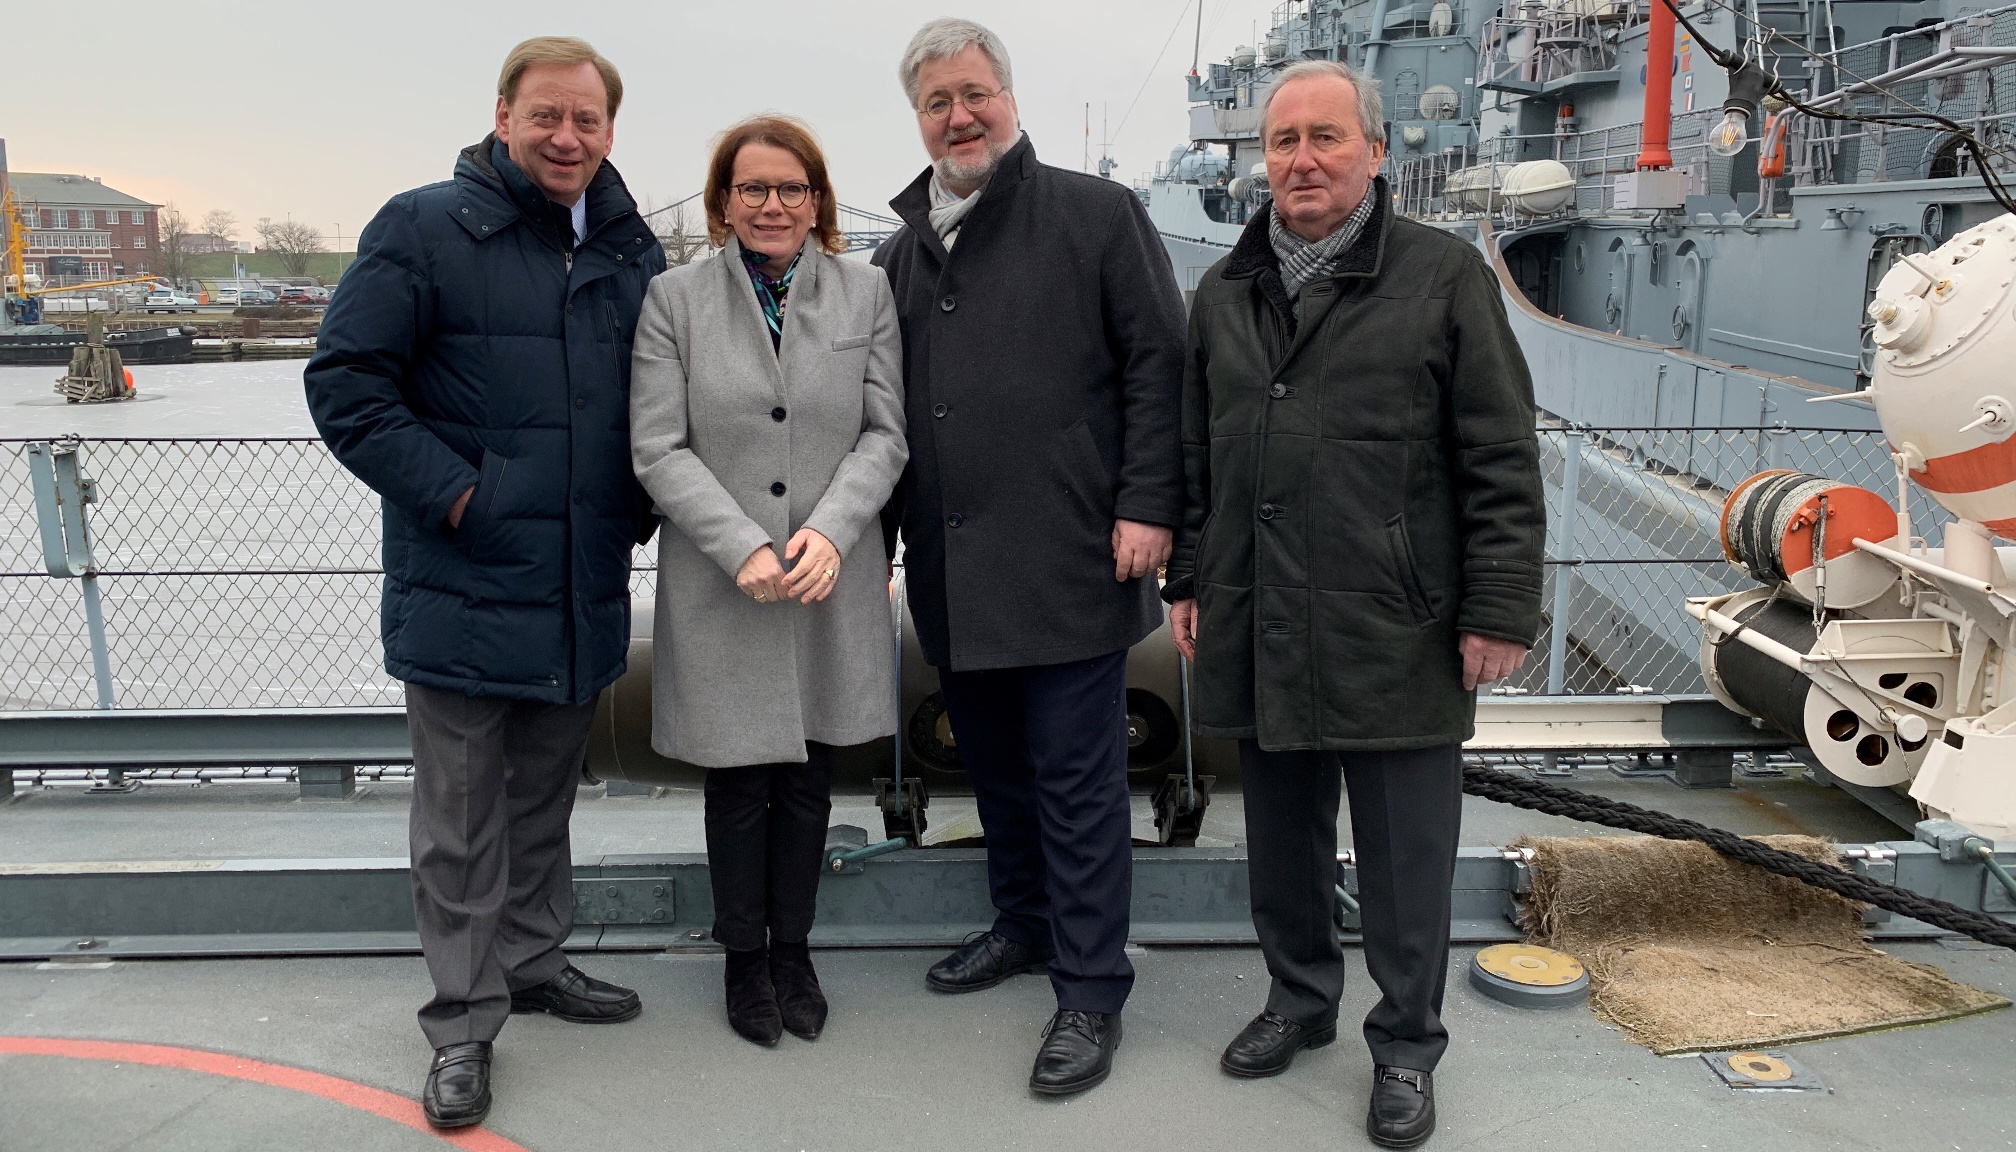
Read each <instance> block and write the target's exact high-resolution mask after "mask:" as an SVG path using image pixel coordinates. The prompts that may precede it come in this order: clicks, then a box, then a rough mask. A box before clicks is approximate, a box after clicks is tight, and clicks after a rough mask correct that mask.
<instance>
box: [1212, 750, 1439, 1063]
mask: <svg viewBox="0 0 2016 1152" xmlns="http://www.w3.org/2000/svg"><path fill="white" fill-rule="evenodd" d="M1340 776H1341V779H1342V783H1343V785H1344V787H1345V788H1346V789H1347V790H1348V791H1349V792H1350V795H1351V837H1352V840H1353V841H1354V844H1355V848H1356V851H1357V863H1358V906H1359V912H1360V922H1361V924H1362V925H1363V927H1362V929H1361V931H1362V932H1363V935H1364V941H1365V968H1366V970H1367V971H1368V972H1370V973H1371V975H1372V981H1373V983H1375V984H1377V985H1379V991H1380V993H1381V995H1380V998H1379V1003H1378V1004H1376V1005H1374V1006H1373V1008H1372V1011H1371V1012H1370V1013H1369V1014H1368V1015H1367V1016H1366V1017H1365V1043H1366V1045H1367V1046H1368V1047H1370V1048H1371V1049H1372V1059H1373V1060H1374V1061H1375V1062H1377V1063H1380V1064H1392V1065H1396V1066H1398V1067H1401V1068H1418V1069H1420V1070H1422V1071H1433V1070H1434V1068H1435V1065H1436V1063H1437V1062H1438V1061H1439V1060H1441V1059H1442V1053H1443V1051H1444V1050H1445V1049H1446V1048H1448V1047H1449V1031H1448V1029H1446V1028H1444V1027H1443V1026H1442V986H1443V983H1444V981H1445V980H1446V978H1447V976H1448V970H1449V886H1450V882H1451V880H1452V879H1453V878H1454V876H1455V872H1456V840H1457V831H1458V827H1459V825H1460V824H1461V821H1462V815H1463V758H1462V749H1461V748H1460V747H1459V746H1457V745H1454V744H1445V745H1442V746H1440V747H1435V748H1420V749H1411V750H1408V751H1404V752H1266V751H1262V750H1261V748H1260V746H1259V745H1258V744H1257V743H1255V742H1254V741H1252V740H1241V741H1240V742H1239V779H1240V790H1241V791H1242V792H1243V793H1244V795H1245V800H1246V858H1247V875H1248V882H1249V884H1250V885H1251V889H1252V897H1253V927H1254V928H1255V929H1256V930H1258V932H1259V934H1260V951H1261V954H1262V955H1264V956H1265V957H1266V958H1267V973H1268V975H1270V976H1272V977H1273V978H1274V982H1273V987H1272V988H1271V989H1270V990H1269V991H1268V993H1267V1008H1268V1010H1269V1011H1272V1012H1278V1013H1280V1014H1281V1015H1283V1016H1286V1017H1288V1018H1289V1019H1290V1020H1295V1021H1298V1022H1300V1023H1303V1024H1307V1025H1311V1026H1316V1027H1321V1026H1324V1025H1328V1024H1329V1023H1331V1022H1332V1021H1334V1020H1336V1019H1337V1002H1338V999H1339V997H1341V996H1342V995H1343V992H1344V949H1343V947H1342V946H1341V945H1339V944H1338V942H1337V929H1336V926H1335V923H1334V922H1333V920H1332V919H1331V915H1332V910H1333V909H1335V908H1336V905H1337V897H1336V884H1337V802H1338V784H1339V780H1340Z"/></svg>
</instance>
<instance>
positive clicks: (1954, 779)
mask: <svg viewBox="0 0 2016 1152" xmlns="http://www.w3.org/2000/svg"><path fill="white" fill-rule="evenodd" d="M2012 284H2016V218H2012V217H2009V216H2001V217H1997V218H1996V219H1994V220H1991V221H1989V222H1987V223H1985V224H1981V225H1978V226H1976V227H1974V228H1970V229H1968V230H1967V231H1965V232H1962V233H1961V234H1960V235H1958V236H1956V237H1954V238H1953V239H1952V240H1950V241H1948V242H1947V243H1946V244H1944V245H1943V246H1941V247H1940V248H1939V249H1938V250H1937V251H1934V252H1931V253H1926V254H1922V255H1921V254H1912V255H1908V256H1905V257H1904V258H1903V259H1902V261H1901V262H1900V263H1898V264H1897V265H1896V266H1895V267H1893V268H1892V269H1891V270H1890V271H1889V273H1888V274H1887V275H1885V276H1884V278H1883V281H1882V283H1881V284H1880V285H1879V286H1878V288H1877V291H1876V298H1875V300H1874V301H1873V302H1872V303H1871V304H1870V306H1869V318H1870V320H1872V321H1873V322H1874V324H1875V329H1874V339H1875V342H1876V346H1877V349H1878V351H1877V355H1876V368H1875V378H1874V382H1873V384H1872V385H1871V387H1870V389H1869V390H1868V392H1867V393H1865V395H1866V396H1867V397H1868V398H1869V399H1870V400H1871V401H1872V402H1873V403H1874V404H1875V407H1876V415H1877V419H1878V421H1879V422H1880V423H1881V425H1882V428H1883V433H1884V437H1885V439H1886V440H1887V442H1888V443H1889V445H1890V448H1891V450H1892V459H1893V462H1894V463H1895V466H1896V470H1897V476H1898V480H1897V496H1898V507H1897V508H1894V509H1893V508H1892V506H1891V505H1890V504H1889V503H1888V502H1887V501H1885V500H1884V499H1883V498H1882V497H1880V496H1878V495H1877V494H1876V493H1874V492H1871V491H1869V490H1867V489H1863V488H1856V487H1852V486H1849V485H1843V484H1838V483H1836V482H1834V481H1831V480H1827V479H1825V478H1823V477H1817V476H1807V475H1803V474H1799V473H1792V472H1782V471H1781V472H1767V473H1760V474H1759V475H1757V476H1753V477H1751V478H1750V479H1749V480H1747V481H1745V482H1744V483H1742V484H1741V485H1738V486H1737V488H1736V489H1735V490H1734V491H1733V492H1732V493H1731V494H1730V496H1729V499H1728V501H1727V503H1726V504H1725V506H1724V509H1723V528H1722V536H1723V546H1724V549H1725V551H1726V552H1727V553H1728V555H1729V557H1730V559H1731V560H1732V561H1733V562H1735V563H1737V564H1739V565H1740V566H1741V567H1743V568H1744V569H1745V570H1746V571H1747V572H1749V573H1750V575H1751V576H1753V577H1754V578H1756V579H1757V580H1759V581H1760V582H1762V583H1763V584H1764V585H1765V587H1764V588H1762V589H1756V590H1752V591H1748V592H1741V593H1737V594H1735V595H1733V596H1718V597H1704V598H1696V599H1692V600H1689V601H1688V604H1687V609H1688V612H1689V613H1690V614H1692V615H1693V616H1694V617H1695V618H1697V619H1699V620H1701V621H1702V625H1703V644H1702V650H1701V666H1702V670H1703V672H1704V674H1705V675H1706V676H1707V679H1708V681H1709V684H1710V687H1711V689H1712V690H1713V691H1714V693H1715V695H1716V696H1717V697H1718V698H1719V699H1721V700H1722V702H1723V703H1724V704H1727V705H1729V706H1730V707H1732V708H1734V709H1736V710H1737V711H1739V712H1743V713H1745V714H1748V715H1751V716H1756V717H1760V718H1762V719H1763V720H1765V721H1768V722H1769V723H1771V724H1773V725H1774V726H1776V727H1779V728H1782V729H1784V730H1785V731H1787V732H1789V733H1791V734H1793V735H1795V736H1798V737H1800V738H1801V739H1803V740H1805V741H1806V742H1807V744H1808V745H1809V746H1810V747H1811V748H1812V750H1813V753H1814V755H1815V757H1816V758H1817V759H1818V760H1819V761H1820V763H1821V764H1822V765H1823V766H1824V767H1825V768H1827V770H1828V771H1829V772H1831V773H1833V774H1834V775H1836V776H1838V777H1840V778H1841V779H1843V780H1846V781H1848V782H1850V783H1856V784H1864V785H1869V786H1902V785H1904V784H1907V783H1908V784H1909V785H1910V794H1911V796H1912V797H1913V798H1914V799H1916V800H1917V801H1918V802H1919V803H1920V804H1921V805H1923V806H1924V807H1925V809H1926V810H1927V811H1928V812H1929V813H1930V814H1933V815H1936V816H1942V817H1946V818H1950V819H1952V820H1955V821H1958V822H1959V823H1961V824H1965V825H1967V826H1968V827H1970V828H1972V829H1973V830H1974V831H1976V832H1978V833H1980V834H1982V835H1984V836H1988V837H1993V838H1996V839H2006V838H2011V837H2016V662H2012V661H2011V660H2010V658H2009V656H2010V653H2011V652H2012V651H2016V597H2012V596H2011V595H2010V594H2009V589H2008V588H2007V585H2008V584H2009V578H2008V575H2007V572H2008V568H2009V566H2011V565H2016V549H2002V550H1999V552H1998V549H1997V548H1996V546H1995V543H1994V537H1997V536H1999V537H2002V538H2003V539H2008V540H2016V386H2012V383H2011V377H2010V375H2009V371H2010V365H2011V364H2012V363H2016V293H2012V291H2011V286H2012ZM1907 480H1908V481H1909V482H1911V483H1915V484H1916V485H1917V486H1918V488H1920V489H1921V490H1923V491H1924V492H1925V493H1927V494H1928V495H1930V496H1931V497H1932V498H1933V499H1934V500H1936V501H1938V502H1939V504H1940V505H1942V506H1943V507H1945V508H1946V509H1947V510H1948V511H1950V512H1952V513H1953V514H1954V515H1955V516H1957V517H1959V518H1960V519H1959V520H1958V522H1956V523H1954V524H1952V525H1950V526H1949V527H1948V528H1947V529H1946V532H1945V538H1944V540H1943V542H1942V543H1943V545H1944V546H1943V547H1941V548H1927V547H1925V546H1924V545H1923V543H1922V542H1920V541H1916V540H1915V539H1914V538H1913V536H1912V533H1911V527H1910V520H1909V515H1908V512H1906V511H1904V510H1903V504H1904V501H1905V499H1906V498H1907V496H1908V488H1907V484H1906V481H1907Z"/></svg>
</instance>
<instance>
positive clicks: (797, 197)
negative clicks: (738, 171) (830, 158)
mask: <svg viewBox="0 0 2016 1152" xmlns="http://www.w3.org/2000/svg"><path fill="white" fill-rule="evenodd" d="M773 191H774V192H776V193H777V202H778V203H779V204H782V205H784V207H786V208H796V207H798V206H799V205H801V204H803V203H805V198H806V197H807V196H810V195H812V186H811V185H810V184H800V183H798V182H797V181H795V180H794V181H792V182H791V183H789V184H758V183H756V182H755V181H753V180H752V181H750V182H749V183H747V184H737V185H735V194H736V195H737V196H740V197H742V203H744V204H747V205H748V206H749V207H751V208H761V207H763V205H765V204H767V203H769V202H770V193H771V192H773Z"/></svg>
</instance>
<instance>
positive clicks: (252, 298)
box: [238, 288, 280, 308]
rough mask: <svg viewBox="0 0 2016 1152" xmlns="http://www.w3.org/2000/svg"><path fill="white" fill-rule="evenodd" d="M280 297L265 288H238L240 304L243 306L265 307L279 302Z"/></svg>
mask: <svg viewBox="0 0 2016 1152" xmlns="http://www.w3.org/2000/svg"><path fill="white" fill-rule="evenodd" d="M279 302H280V297H278V296H276V295H274V294H273V293H271V292H268V291H267V290H266V289H264V288H241V289H239V290H238V306H239V307H241V308H263V307H265V306H267V305H269V304H278V303H279Z"/></svg>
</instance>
